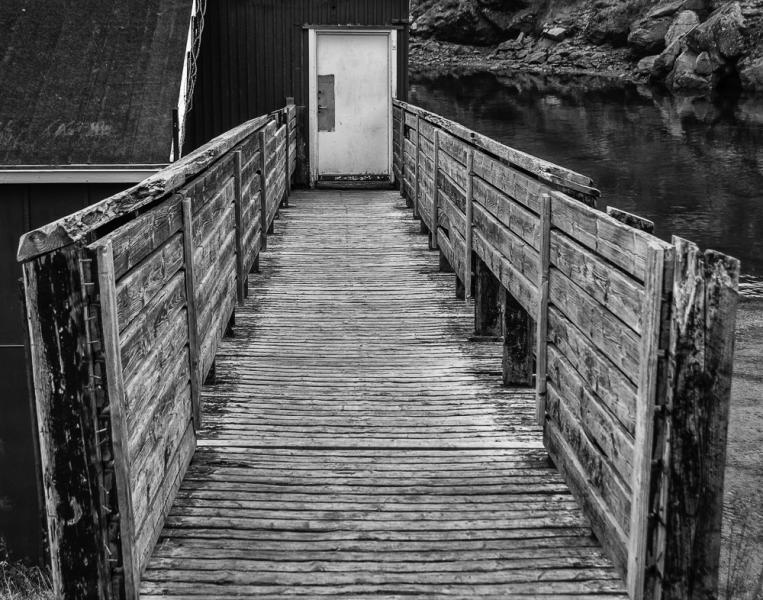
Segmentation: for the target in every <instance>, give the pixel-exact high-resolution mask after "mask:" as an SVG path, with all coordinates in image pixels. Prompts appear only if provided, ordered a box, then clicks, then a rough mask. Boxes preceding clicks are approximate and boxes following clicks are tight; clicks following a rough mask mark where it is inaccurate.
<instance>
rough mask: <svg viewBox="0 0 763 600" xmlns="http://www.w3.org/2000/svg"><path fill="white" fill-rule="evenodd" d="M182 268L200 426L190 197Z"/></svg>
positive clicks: (185, 216)
mask: <svg viewBox="0 0 763 600" xmlns="http://www.w3.org/2000/svg"><path fill="white" fill-rule="evenodd" d="M183 268H184V269H185V298H186V309H187V310H186V314H187V315H188V358H189V361H190V367H191V369H190V371H191V404H192V410H193V426H194V429H195V430H196V431H198V430H199V429H200V428H201V389H200V385H199V381H200V380H201V373H200V372H199V352H200V349H199V333H198V332H199V329H198V322H197V318H198V317H197V315H198V309H197V306H196V291H195V290H196V276H195V273H194V271H195V269H194V261H193V213H192V209H191V199H190V198H183Z"/></svg>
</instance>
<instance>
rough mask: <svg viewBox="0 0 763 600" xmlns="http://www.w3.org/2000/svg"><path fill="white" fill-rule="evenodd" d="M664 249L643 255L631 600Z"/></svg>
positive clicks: (640, 562)
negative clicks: (644, 278)
mask: <svg viewBox="0 0 763 600" xmlns="http://www.w3.org/2000/svg"><path fill="white" fill-rule="evenodd" d="M664 261H665V251H664V249H663V248H662V247H657V246H650V247H649V248H648V249H647V256H646V280H645V281H644V288H645V292H644V307H643V312H642V324H641V347H640V349H639V374H638V381H637V401H636V431H635V436H634V437H635V440H634V452H633V471H632V473H633V475H632V477H631V482H630V484H631V490H633V496H632V498H631V514H630V533H629V536H628V572H627V582H626V583H627V586H628V593H629V594H630V597H631V598H632V599H633V600H640V599H641V598H643V594H644V582H645V574H646V569H647V565H646V549H647V537H646V536H647V519H648V516H649V486H650V478H651V470H652V440H653V434H654V410H655V405H656V397H657V360H658V350H659V340H660V311H661V307H662V276H663V269H664Z"/></svg>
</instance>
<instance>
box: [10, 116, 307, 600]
mask: <svg viewBox="0 0 763 600" xmlns="http://www.w3.org/2000/svg"><path fill="white" fill-rule="evenodd" d="M296 144H297V140H296V112H295V107H294V106H293V104H291V105H288V106H287V107H286V108H284V109H283V110H281V111H278V112H277V113H274V114H272V115H268V116H264V117H260V118H257V119H254V120H252V121H249V122H248V123H245V124H243V125H241V126H240V127H237V128H236V129H233V130H231V131H229V132H227V133H225V134H224V135H222V136H220V137H218V138H217V139H215V140H213V141H212V142H210V143H209V144H207V145H206V146H204V147H202V148H200V149H199V150H197V151H195V152H193V153H192V154H189V155H188V156H186V157H184V158H183V159H181V160H180V161H178V162H176V163H173V164H172V165H170V166H169V167H167V168H166V169H164V170H163V171H161V172H159V173H158V174H156V175H155V176H152V177H151V178H149V179H147V180H145V181H144V182H142V183H141V184H139V185H137V186H136V187H134V188H132V189H129V190H127V191H125V192H123V193H120V194H117V195H116V196H113V197H111V198H108V199H106V200H104V201H102V202H100V203H98V204H96V205H94V206H91V207H89V208H86V209H84V210H82V211H80V212H78V213H75V214H73V215H70V216H68V217H65V218H63V219H61V220H59V221H56V222H55V223H52V224H50V225H46V226H44V227H42V228H40V229H38V230H35V231H32V232H30V233H28V234H26V235H24V236H23V237H22V239H21V243H20V246H19V256H18V258H19V261H21V262H22V267H23V274H24V286H25V295H26V312H27V320H28V328H29V339H30V348H31V355H32V361H31V362H32V365H31V366H32V371H33V378H34V394H35V402H36V408H37V415H38V424H39V435H40V446H41V454H42V467H43V480H44V489H45V500H46V509H47V517H48V531H49V541H50V554H51V562H52V577H53V582H54V586H55V590H56V593H57V595H58V597H66V598H121V597H126V598H137V596H138V587H139V583H140V577H141V572H142V570H143V569H144V567H145V566H146V563H147V561H148V559H149V557H150V554H151V551H152V549H153V547H154V545H155V543H156V540H157V538H158V536H159V533H160V531H161V528H162V525H163V523H164V519H165V516H166V515H167V511H168V510H169V508H170V506H171V503H172V501H173V499H174V497H175V494H176V492H177V490H178V487H179V485H180V482H181V480H182V478H183V475H184V473H185V471H186V468H187V466H188V464H189V462H190V459H191V457H192V455H193V452H194V449H195V445H196V430H197V429H198V428H199V426H200V425H201V414H202V411H201V406H200V394H199V389H200V386H201V383H202V382H203V381H204V380H205V378H206V377H208V376H209V374H210V372H211V371H212V369H213V365H214V360H215V353H216V350H217V346H218V343H219V342H220V339H221V338H222V337H223V335H224V334H225V332H226V329H227V328H228V327H230V326H231V323H232V317H233V314H234V309H235V305H236V302H242V301H243V300H244V298H245V296H246V294H247V285H246V282H247V275H248V273H249V272H250V270H252V268H254V267H256V265H257V261H258V255H259V252H260V249H261V248H264V247H265V246H266V243H267V234H268V231H269V230H270V228H271V226H272V222H273V219H274V218H275V216H276V213H277V212H278V209H279V206H280V205H281V203H282V202H285V201H286V199H287V198H288V193H289V191H290V181H291V176H292V174H293V173H294V170H295V164H296V160H295V156H296Z"/></svg>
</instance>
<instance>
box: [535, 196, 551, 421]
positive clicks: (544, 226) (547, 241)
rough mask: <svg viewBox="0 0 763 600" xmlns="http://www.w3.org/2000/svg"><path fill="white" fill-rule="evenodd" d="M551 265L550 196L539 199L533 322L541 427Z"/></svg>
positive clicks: (536, 388)
mask: <svg viewBox="0 0 763 600" xmlns="http://www.w3.org/2000/svg"><path fill="white" fill-rule="evenodd" d="M550 265H551V196H549V195H548V194H543V195H542V196H541V198H540V270H539V271H540V272H539V273H538V276H539V277H538V296H539V298H538V300H539V302H538V317H537V319H536V321H535V325H536V327H537V330H536V331H537V334H536V336H535V343H536V348H537V349H536V352H535V356H536V368H535V394H536V415H535V416H536V418H537V419H538V425H540V426H541V427H542V426H543V425H544V423H545V421H546V375H547V370H548V277H549V270H550V268H551V267H550Z"/></svg>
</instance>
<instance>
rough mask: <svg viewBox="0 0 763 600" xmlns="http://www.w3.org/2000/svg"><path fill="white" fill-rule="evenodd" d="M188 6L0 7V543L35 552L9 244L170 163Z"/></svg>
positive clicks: (28, 417)
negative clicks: (0, 232)
mask: <svg viewBox="0 0 763 600" xmlns="http://www.w3.org/2000/svg"><path fill="white" fill-rule="evenodd" d="M196 9H197V7H196V4H195V2H194V0H140V1H138V0H78V1H77V2H70V1H65V0H47V1H45V2H35V1H33V0H3V2H2V3H0V32H1V33H0V231H2V235H0V239H1V240H2V242H0V244H1V245H0V303H2V306H3V310H2V311H0V543H3V544H5V545H7V548H8V550H9V551H10V552H11V554H12V555H13V556H15V557H28V558H31V559H37V558H39V557H40V554H41V547H42V543H41V540H42V535H41V531H42V529H41V527H42V523H43V521H42V518H41V505H40V503H39V500H38V497H39V495H38V489H37V486H38V478H39V475H38V469H37V466H36V458H35V455H36V451H35V446H36V439H37V438H36V436H37V433H36V427H35V423H34V421H33V409H32V402H31V400H30V398H31V395H30V392H29V389H28V383H27V375H26V366H25V365H26V352H25V348H24V344H25V334H24V329H23V321H22V306H21V301H20V287H19V283H18V280H19V277H20V269H19V265H18V264H17V262H16V250H17V246H18V240H19V236H20V235H21V234H22V233H24V232H26V231H28V230H30V229H32V228H35V227H38V226H40V225H42V224H44V223H47V222H50V221H52V220H55V219H57V218H59V217H62V216H64V215H66V214H69V213H72V212H75V211H77V210H79V209H81V208H84V207H85V206H87V205H89V204H92V203H95V202H97V201H99V200H101V199H103V198H105V197H108V196H110V195H112V194H114V193H116V192H118V191H121V190H123V189H126V188H128V187H130V186H131V185H133V184H135V183H137V182H139V181H141V180H142V179H144V178H145V177H147V176H148V175H150V174H152V173H155V172H156V171H157V170H159V169H160V168H162V167H163V166H164V165H166V164H167V163H168V162H170V160H171V156H172V154H173V137H174V138H178V137H180V135H181V129H180V128H177V133H176V134H175V135H174V136H173V111H177V113H178V115H182V113H183V112H184V110H185V105H186V103H187V98H186V96H187V93H186V91H185V90H186V89H187V85H188V84H187V82H188V79H189V78H188V74H187V71H188V69H189V66H188V64H187V63H188V60H187V59H188V54H187V52H188V47H189V40H190V39H191V38H192V36H190V35H189V33H190V32H191V29H192V27H191V26H192V14H193V12H194V10H196Z"/></svg>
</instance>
